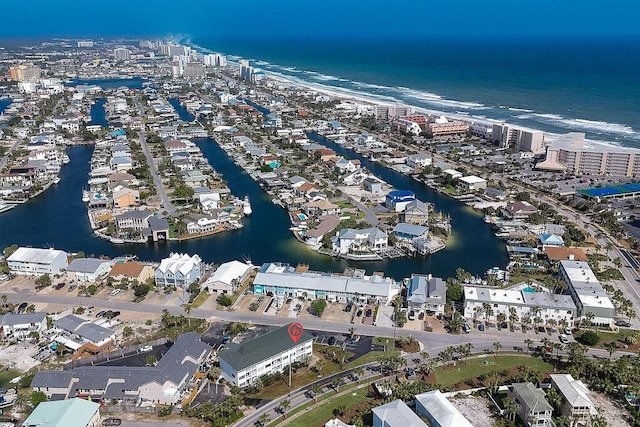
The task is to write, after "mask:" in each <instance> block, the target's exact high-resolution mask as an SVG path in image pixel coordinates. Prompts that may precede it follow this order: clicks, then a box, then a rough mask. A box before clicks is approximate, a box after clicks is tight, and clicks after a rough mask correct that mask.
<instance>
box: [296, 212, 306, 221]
mask: <svg viewBox="0 0 640 427" xmlns="http://www.w3.org/2000/svg"><path fill="white" fill-rule="evenodd" d="M296 215H298V219H300V221H306V220H307V219H308V218H309V217H308V216H306V215H305V214H303V213H299V214H296Z"/></svg>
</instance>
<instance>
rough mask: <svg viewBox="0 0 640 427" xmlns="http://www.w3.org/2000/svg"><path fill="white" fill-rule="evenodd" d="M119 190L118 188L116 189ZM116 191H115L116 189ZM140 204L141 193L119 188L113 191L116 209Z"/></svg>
mask: <svg viewBox="0 0 640 427" xmlns="http://www.w3.org/2000/svg"><path fill="white" fill-rule="evenodd" d="M116 188H118V187H116ZM114 190H115V189H114ZM139 204H140V192H139V191H138V190H134V189H131V188H126V187H124V188H118V189H117V190H115V191H113V206H114V207H115V208H121V209H122V208H128V207H133V206H138V205H139Z"/></svg>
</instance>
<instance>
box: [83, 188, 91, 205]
mask: <svg viewBox="0 0 640 427" xmlns="http://www.w3.org/2000/svg"><path fill="white" fill-rule="evenodd" d="M90 200H91V193H90V192H89V190H82V201H83V202H85V203H88V202H89V201H90Z"/></svg>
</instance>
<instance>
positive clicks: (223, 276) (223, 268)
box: [203, 260, 253, 294]
mask: <svg viewBox="0 0 640 427" xmlns="http://www.w3.org/2000/svg"><path fill="white" fill-rule="evenodd" d="M252 268H253V266H251V265H248V264H245V263H244V262H240V261H235V260H234V261H229V262H225V263H224V264H220V267H218V269H217V270H216V271H215V273H213V274H212V275H211V276H210V277H209V278H208V279H207V281H206V282H204V284H203V287H205V288H207V289H209V292H220V293H225V294H233V293H235V292H236V291H237V290H238V288H239V287H240V286H241V285H242V284H243V283H244V281H245V280H246V279H247V276H248V275H249V273H250V272H251V269H252Z"/></svg>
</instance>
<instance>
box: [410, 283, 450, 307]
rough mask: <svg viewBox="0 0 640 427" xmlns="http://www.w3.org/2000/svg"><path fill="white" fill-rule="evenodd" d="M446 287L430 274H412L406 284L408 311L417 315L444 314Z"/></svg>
mask: <svg viewBox="0 0 640 427" xmlns="http://www.w3.org/2000/svg"><path fill="white" fill-rule="evenodd" d="M446 300H447V285H446V283H445V282H444V281H443V280H442V279H441V278H439V277H433V276H431V275H430V274H429V275H427V276H425V275H422V274H412V275H411V278H410V279H409V282H408V283H407V304H408V309H409V310H413V311H415V312H417V313H424V312H430V313H435V314H444V305H445V302H446Z"/></svg>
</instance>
